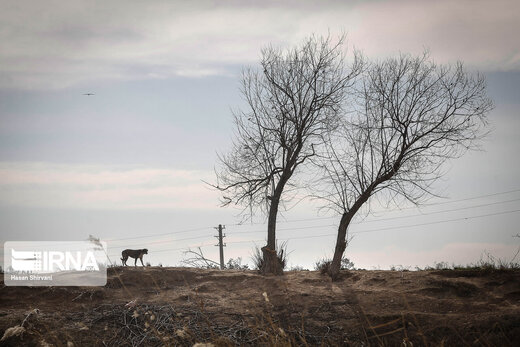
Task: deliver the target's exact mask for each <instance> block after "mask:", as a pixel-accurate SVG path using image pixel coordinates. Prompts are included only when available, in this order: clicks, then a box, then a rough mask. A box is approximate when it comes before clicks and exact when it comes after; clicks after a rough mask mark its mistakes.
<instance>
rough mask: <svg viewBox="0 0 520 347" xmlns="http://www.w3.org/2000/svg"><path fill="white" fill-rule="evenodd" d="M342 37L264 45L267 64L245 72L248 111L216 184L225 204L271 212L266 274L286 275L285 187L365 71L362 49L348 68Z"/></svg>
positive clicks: (239, 117)
mask: <svg viewBox="0 0 520 347" xmlns="http://www.w3.org/2000/svg"><path fill="white" fill-rule="evenodd" d="M343 43H344V39H343V38H341V39H339V40H338V42H335V43H334V42H332V39H330V37H329V38H321V37H310V38H309V39H307V40H306V41H305V42H303V44H301V45H299V46H297V47H294V48H293V49H289V50H286V51H283V50H280V49H277V48H273V47H267V48H265V49H263V50H262V59H261V70H254V69H247V70H245V71H244V72H243V74H242V90H241V92H242V95H243V97H244V99H245V101H246V102H247V105H248V108H247V110H241V111H239V112H236V113H235V114H234V121H235V126H236V128H235V136H234V137H235V138H234V143H233V147H232V149H231V150H230V152H229V153H228V154H226V155H222V156H220V158H219V161H220V167H219V169H217V185H216V188H218V189H219V190H221V191H222V194H223V205H230V204H236V205H239V206H242V207H243V208H244V211H248V212H249V213H250V214H251V215H252V214H254V213H255V211H258V210H260V211H262V212H265V213H267V216H268V227H267V245H266V246H265V247H263V248H262V252H263V255H264V259H265V261H264V262H263V264H264V268H263V269H261V271H262V272H263V273H272V274H281V272H282V269H281V266H280V264H279V261H278V259H277V257H276V218H277V215H278V210H279V207H280V204H282V206H283V203H284V201H287V199H288V197H287V196H285V195H284V194H283V193H284V191H286V188H287V187H289V186H291V185H294V182H293V181H294V179H292V178H293V175H294V174H295V172H296V170H297V168H298V167H300V166H301V165H302V164H304V163H305V162H306V161H307V160H308V159H309V158H311V157H312V156H314V155H315V154H316V148H317V146H320V145H321V144H322V137H323V134H324V133H325V132H327V131H329V130H330V129H332V128H334V127H335V126H337V124H338V121H339V119H340V115H341V109H342V105H343V103H344V100H345V97H346V95H347V91H348V89H349V88H350V87H352V85H353V80H354V78H355V77H356V76H357V75H358V74H359V73H360V71H361V65H362V60H361V59H360V57H359V56H358V55H357V54H354V59H353V62H352V65H351V66H350V68H348V69H347V67H346V64H345V61H344V52H343V51H342V48H343Z"/></svg>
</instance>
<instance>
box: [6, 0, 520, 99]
mask: <svg viewBox="0 0 520 347" xmlns="http://www.w3.org/2000/svg"><path fill="white" fill-rule="evenodd" d="M519 7H520V6H519V5H518V3H517V2H515V1H508V0H501V1H493V2H489V1H470V0H465V1H457V2H454V1H435V2H433V1H407V0H401V1H370V2H356V1H353V2H345V3H344V2H337V1H327V2H320V3H319V4H315V3H312V2H306V1H296V2H284V3H280V2H274V1H273V2H268V1H266V2H262V3H259V4H253V3H247V4H245V3H244V2H242V1H229V2H222V3H217V4H215V3H214V2H210V1H198V2H196V3H193V2H182V1H147V2H132V3H129V2H127V1H110V2H106V1H88V2H84V1H67V2H66V3H63V1H54V2H53V1H50V2H48V1H46V2H41V1H20V2H16V4H14V3H12V2H9V3H8V4H4V5H3V6H2V9H3V11H2V13H1V14H0V23H1V24H0V43H1V46H2V50H1V51H0V62H1V64H0V87H3V88H24V89H43V88H46V89H48V88H64V87H68V86H73V85H78V84H80V85H81V84H83V85H85V84H88V83H94V82H98V83H99V81H102V80H135V79H148V78H172V77H175V76H189V77H203V76H208V75H227V74H230V73H232V72H233V71H234V69H235V70H236V66H237V65H240V66H241V65H244V64H253V63H255V62H256V61H257V60H258V57H259V53H260V49H261V47H263V46H265V45H267V44H269V43H273V44H275V45H286V44H293V43H296V42H298V41H299V40H301V39H302V38H303V37H305V36H308V35H309V34H310V33H318V34H326V33H327V32H329V31H330V32H331V33H333V34H336V33H340V32H342V31H345V32H347V33H348V34H349V37H350V39H351V42H352V44H354V45H356V46H357V47H359V48H361V49H363V50H364V51H365V52H367V54H370V55H375V56H378V55H385V54H388V53H395V52H396V51H399V50H401V51H413V52H415V51H420V50H422V49H423V48H424V47H429V48H431V50H432V53H433V55H434V56H435V57H437V58H438V59H439V60H441V61H453V60H457V59H462V60H465V61H467V62H468V63H469V64H471V65H474V66H476V67H478V68H481V69H493V70H497V69H498V70H511V69H514V70H518V69H520V49H519V44H518V40H517V39H516V33H517V32H518V31H519V26H520V24H519V23H520V18H519V13H520V11H519V10H520V8H519ZM389 14H391V15H389Z"/></svg>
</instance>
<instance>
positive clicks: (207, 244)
mask: <svg viewBox="0 0 520 347" xmlns="http://www.w3.org/2000/svg"><path fill="white" fill-rule="evenodd" d="M517 212H520V209H518V210H509V211H502V212H496V213H488V214H482V215H477V216H468V217H461V218H454V219H446V220H441V221H435V222H428V223H420V224H410V225H401V226H395V227H388V228H379V229H369V230H360V231H353V232H351V234H364V233H370V232H377V231H384V230H395V229H403V228H412V227H418V226H425V225H434V224H442V223H450V222H456V221H462V220H470V219H477V218H484V217H491V216H498V215H504V214H510V213H517ZM306 229H308V228H306ZM279 230H280V229H279ZM285 230H287V229H285ZM336 235H337V234H336V233H329V234H319V235H310V236H297V237H288V238H279V239H278V240H280V241H290V240H302V239H311V238H319V237H326V236H336ZM263 241H265V239H262V240H242V241H230V242H226V244H239V243H254V242H263ZM211 245H213V244H212V243H206V244H200V245H198V246H193V247H192V248H194V247H206V246H211ZM183 249H186V247H183V248H171V249H163V250H157V251H154V252H155V253H157V252H167V251H176V250H183Z"/></svg>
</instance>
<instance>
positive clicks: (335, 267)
mask: <svg viewBox="0 0 520 347" xmlns="http://www.w3.org/2000/svg"><path fill="white" fill-rule="evenodd" d="M373 188H374V186H371V187H369V188H368V189H367V190H366V191H365V192H364V193H363V194H362V195H361V196H360V197H359V198H358V199H357V200H356V202H355V203H354V205H352V208H351V209H350V210H348V211H346V212H344V213H343V215H342V216H341V221H340V222H339V227H338V238H337V240H336V248H335V249H334V257H333V258H332V262H331V263H330V267H329V275H330V277H331V278H332V280H333V281H334V280H337V279H338V278H339V270H340V269H341V259H342V258H343V253H344V252H345V249H346V248H347V230H348V226H349V225H350V222H351V221H352V218H354V216H355V215H356V213H357V211H358V210H359V209H360V208H361V206H363V204H364V203H365V202H367V200H368V198H370V195H371V193H372V191H373Z"/></svg>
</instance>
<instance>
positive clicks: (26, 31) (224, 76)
mask: <svg viewBox="0 0 520 347" xmlns="http://www.w3.org/2000/svg"><path fill="white" fill-rule="evenodd" d="M328 32H330V33H331V35H333V36H335V35H340V34H341V33H346V34H347V38H348V44H349V46H350V48H352V47H355V48H356V49H359V50H361V51H363V52H364V54H365V55H366V56H368V57H369V58H373V59H377V58H382V57H385V56H391V55H395V54H397V53H399V52H406V53H412V54H419V53H421V52H423V51H424V50H425V49H428V50H430V52H431V56H432V57H433V58H434V59H435V60H436V61H437V62H440V63H454V62H456V61H458V60H460V61H463V62H465V64H466V66H467V68H468V69H469V70H471V71H477V70H478V71H480V72H482V73H483V74H484V75H485V76H486V78H487V80H488V87H489V94H490V96H491V97H492V98H493V99H494V101H495V103H496V107H495V109H494V110H493V111H492V113H491V114H490V115H489V120H490V126H491V129H492V132H491V133H490V135H489V136H488V137H487V139H486V140H485V141H484V143H483V151H481V152H473V153H469V154H467V155H466V156H464V157H463V158H461V159H459V160H456V161H453V162H451V163H450V164H449V165H448V166H446V171H447V173H446V175H445V176H444V179H443V180H442V181H440V182H439V183H438V184H437V186H436V189H437V192H438V193H440V194H441V195H443V196H445V197H446V199H437V198H436V199H432V200H431V201H430V203H431V204H432V205H431V206H425V207H423V208H422V209H420V210H419V209H417V208H409V206H402V207H403V210H402V211H396V210H390V211H385V212H383V211H381V212H379V213H377V215H375V216H368V217H367V218H366V219H364V220H361V219H360V220H359V221H358V222H359V223H358V224H355V225H353V227H352V229H351V231H352V233H354V234H355V238H354V240H353V242H352V243H351V245H350V246H349V248H348V249H347V256H348V257H350V258H351V259H352V260H353V261H354V263H355V264H356V266H359V267H364V268H372V267H381V268H387V267H389V266H391V265H403V266H410V267H413V266H415V265H419V266H425V265H428V264H429V265H433V263H434V262H435V261H437V262H440V261H446V262H450V263H451V262H456V263H469V262H474V261H478V260H479V259H480V257H481V256H482V255H483V254H485V253H486V252H487V253H490V254H492V255H493V256H496V257H500V258H503V259H505V260H509V259H510V258H512V257H513V256H514V254H515V252H516V250H517V249H518V247H519V246H520V239H519V238H513V237H512V235H515V234H517V233H518V232H519V229H518V227H517V225H518V222H519V220H520V213H519V211H518V210H520V201H519V200H520V183H518V178H519V177H520V164H519V160H518V153H519V152H520V136H519V134H520V117H519V114H518V113H519V112H518V111H519V107H520V92H519V91H520V41H519V40H518V37H517V35H518V33H519V32H520V5H519V4H518V2H517V1H320V2H315V3H313V2H307V1H285V2H280V1H272V2H270V1H261V2H260V1H259V2H253V1H197V2H186V1H146V2H143V1H140V2H138V1H41V0H38V1H16V2H15V1H3V0H0V230H1V235H0V239H1V240H2V241H15V240H75V239H76V240H77V239H85V238H86V237H88V235H89V234H93V235H96V236H98V237H101V238H102V239H105V240H107V241H108V244H109V247H110V253H111V255H112V257H114V258H118V257H117V254H118V253H119V252H120V251H121V249H123V248H144V247H146V248H148V249H149V250H150V254H149V256H148V260H149V261H150V262H151V263H152V264H157V263H159V262H162V263H163V264H169V265H177V264H178V263H179V261H180V260H181V259H182V250H183V249H186V248H188V247H195V246H198V245H205V246H204V248H203V250H204V251H205V252H206V253H207V254H208V255H209V256H211V257H213V258H214V259H218V255H217V248H216V247H214V246H213V244H214V243H215V242H216V240H215V239H214V238H213V235H214V232H215V231H214V230H213V229H212V227H214V226H216V225H218V224H219V223H221V224H225V225H226V226H227V229H226V233H227V238H226V241H227V243H228V245H227V247H226V249H225V252H226V258H228V257H242V258H244V261H246V262H249V261H250V260H249V258H250V254H251V252H252V248H253V246H254V245H255V244H256V245H260V246H261V245H263V242H264V241H262V240H263V239H264V238H265V225H264V224H261V223H263V222H264V218H263V217H262V216H257V217H256V218H255V219H254V223H258V224H248V225H236V224H237V223H239V222H240V219H239V218H237V217H236V214H237V213H238V211H237V210H233V209H222V208H220V207H218V194H216V193H215V192H213V191H211V190H209V189H208V188H207V187H206V186H205V185H204V184H203V183H202V181H201V180H209V181H211V180H214V173H213V168H214V166H215V164H216V157H217V156H216V153H217V152H225V151H226V150H227V148H229V144H230V140H231V137H232V135H233V125H232V119H231V109H235V108H238V107H243V100H242V99H241V97H240V94H239V89H238V87H239V82H240V71H241V69H242V68H243V67H246V66H255V64H257V63H258V61H259V58H260V50H261V48H262V47H265V46H266V45H268V44H272V45H275V46H280V47H289V46H291V45H294V44H297V43H299V42H300V41H301V40H302V39H303V38H305V37H307V36H308V35H310V34H313V33H314V34H324V35H326V34H327V33H328ZM84 93H94V94H95V95H92V96H85V95H83V94H84ZM315 207H316V206H314V205H313V204H312V203H308V202H304V203H302V204H300V205H298V206H296V207H295V208H294V209H293V210H291V211H289V212H287V213H285V214H284V217H283V218H282V222H281V223H280V224H279V232H278V237H279V238H281V239H290V240H289V243H288V247H289V250H292V253H291V256H290V259H289V262H290V263H291V264H292V265H303V266H304V267H312V265H313V264H314V262H315V261H316V260H318V259H319V258H322V257H328V256H331V255H332V250H333V247H334V241H335V237H334V234H335V232H336V230H335V225H336V224H337V222H338V220H337V218H328V217H331V216H328V215H319V214H318V213H317V212H316V209H315ZM302 219H304V220H302ZM356 233H357V234H356ZM147 235H149V236H147ZM140 236H147V237H143V238H137V237H140ZM315 236H317V237H315ZM311 237H314V238H311ZM124 238H127V239H124ZM123 239H124V240H123ZM111 240H112V241H111ZM2 253H3V251H2Z"/></svg>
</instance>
